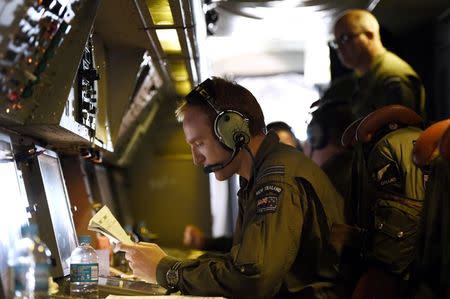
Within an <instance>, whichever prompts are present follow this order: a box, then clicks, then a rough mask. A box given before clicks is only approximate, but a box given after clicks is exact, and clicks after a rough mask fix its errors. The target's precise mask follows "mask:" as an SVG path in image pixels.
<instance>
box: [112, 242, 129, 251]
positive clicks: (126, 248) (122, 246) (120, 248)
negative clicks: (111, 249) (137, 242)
mask: <svg viewBox="0 0 450 299" xmlns="http://www.w3.org/2000/svg"><path fill="white" fill-rule="evenodd" d="M133 247H134V246H132V245H126V244H123V243H118V244H116V246H115V249H117V250H118V251H125V252H127V251H129V250H131V249H133Z"/></svg>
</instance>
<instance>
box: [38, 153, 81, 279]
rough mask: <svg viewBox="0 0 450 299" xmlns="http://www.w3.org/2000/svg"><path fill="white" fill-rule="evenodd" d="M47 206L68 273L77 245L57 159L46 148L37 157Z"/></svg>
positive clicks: (65, 272) (61, 256)
mask: <svg viewBox="0 0 450 299" xmlns="http://www.w3.org/2000/svg"><path fill="white" fill-rule="evenodd" d="M38 161H39V167H40V170H41V174H42V180H43V183H44V189H45V193H46V197H47V202H48V208H49V212H50V216H51V218H52V224H53V230H54V234H55V239H56V245H57V247H58V251H59V256H60V260H61V265H62V267H63V273H64V275H68V274H69V273H70V261H69V259H70V254H71V252H72V250H73V249H75V248H76V247H77V241H76V238H77V237H76V232H75V227H74V224H73V220H72V213H71V211H70V204H69V198H68V196H67V190H66V187H65V183H64V177H63V174H62V171H61V166H60V163H59V159H58V157H57V156H56V154H54V153H52V152H50V151H48V150H46V151H45V153H44V154H41V155H39V157H38Z"/></svg>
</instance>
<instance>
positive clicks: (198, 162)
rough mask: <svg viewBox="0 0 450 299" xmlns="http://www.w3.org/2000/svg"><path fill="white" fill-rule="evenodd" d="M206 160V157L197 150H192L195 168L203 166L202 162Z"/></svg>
mask: <svg viewBox="0 0 450 299" xmlns="http://www.w3.org/2000/svg"><path fill="white" fill-rule="evenodd" d="M204 160H205V157H204V156H203V155H202V154H200V153H199V152H197V151H196V150H195V149H192V161H193V162H194V165H195V166H202V164H201V163H202V162H203V161H204Z"/></svg>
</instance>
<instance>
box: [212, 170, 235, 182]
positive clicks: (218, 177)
mask: <svg viewBox="0 0 450 299" xmlns="http://www.w3.org/2000/svg"><path fill="white" fill-rule="evenodd" d="M214 176H215V177H216V180H218V181H226V180H228V179H229V178H230V177H231V176H227V175H225V173H223V172H222V171H220V170H218V171H216V172H214Z"/></svg>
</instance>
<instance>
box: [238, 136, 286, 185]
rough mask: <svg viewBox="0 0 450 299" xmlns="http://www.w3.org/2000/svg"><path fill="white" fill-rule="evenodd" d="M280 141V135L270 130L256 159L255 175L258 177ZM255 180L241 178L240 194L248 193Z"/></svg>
mask: <svg viewBox="0 0 450 299" xmlns="http://www.w3.org/2000/svg"><path fill="white" fill-rule="evenodd" d="M279 141H280V138H278V135H277V133H275V131H273V130H270V131H269V132H268V133H267V135H266V137H265V138H264V140H263V141H262V143H261V145H260V146H259V148H258V151H257V152H256V155H255V157H254V161H253V163H254V164H253V167H254V168H255V171H254V175H255V176H256V177H257V176H258V172H259V171H260V168H261V165H262V164H263V162H264V161H265V160H266V158H267V156H268V155H270V153H272V152H273V151H274V150H275V149H276V147H277V145H278V143H279ZM254 179H255V178H254V177H253V176H252V177H251V178H250V180H249V181H248V180H246V179H245V178H244V177H239V186H240V190H239V193H242V192H244V191H247V190H248V189H249V187H250V186H252V185H253V183H254ZM239 193H238V194H239Z"/></svg>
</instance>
